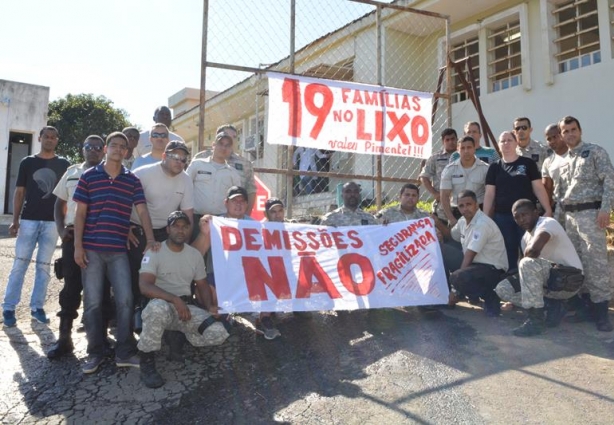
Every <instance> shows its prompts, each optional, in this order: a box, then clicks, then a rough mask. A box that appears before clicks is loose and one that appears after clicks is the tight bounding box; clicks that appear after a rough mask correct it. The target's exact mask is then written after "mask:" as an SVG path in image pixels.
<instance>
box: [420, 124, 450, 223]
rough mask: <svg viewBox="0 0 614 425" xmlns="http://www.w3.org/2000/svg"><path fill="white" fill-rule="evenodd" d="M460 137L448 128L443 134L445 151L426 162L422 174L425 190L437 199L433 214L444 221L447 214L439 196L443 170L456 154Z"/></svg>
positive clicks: (442, 140) (421, 179)
mask: <svg viewBox="0 0 614 425" xmlns="http://www.w3.org/2000/svg"><path fill="white" fill-rule="evenodd" d="M457 140H458V136H457V134H456V130H454V129H453V128H446V129H445V130H444V131H442V132H441V142H442V145H443V151H441V152H439V153H436V154H435V155H432V156H431V157H430V158H429V159H427V160H426V164H425V165H424V168H423V169H422V172H421V173H420V176H419V178H420V182H421V183H422V184H423V185H424V188H425V189H426V190H428V191H429V192H430V194H431V195H432V196H433V198H435V202H434V203H433V212H434V213H435V214H437V217H439V218H440V219H442V220H446V219H447V218H446V214H445V212H444V210H443V207H442V205H441V199H440V195H439V183H440V181H441V173H442V171H443V169H444V168H445V167H446V165H448V162H449V161H450V156H451V155H452V154H453V153H454V152H456V142H457Z"/></svg>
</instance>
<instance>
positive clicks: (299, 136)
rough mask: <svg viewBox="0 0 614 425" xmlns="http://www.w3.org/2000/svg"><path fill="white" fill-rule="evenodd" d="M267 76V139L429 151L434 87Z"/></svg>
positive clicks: (364, 149) (362, 149)
mask: <svg viewBox="0 0 614 425" xmlns="http://www.w3.org/2000/svg"><path fill="white" fill-rule="evenodd" d="M267 77H268V79H269V118H268V124H267V142H268V143H271V144H276V145H294V146H303V147H306V148H317V149H326V150H335V151H344V152H353V153H365V154H373V155H388V156H402V157H413V158H428V157H429V156H431V153H432V148H433V143H432V130H431V112H432V110H433V95H432V93H424V92H417V91H410V90H401V89H395V88H390V87H382V86H373V85H369V84H358V83H349V82H345V81H333V80H324V79H318V78H309V77H302V76H296V75H284V74H278V73H271V72H269V73H267Z"/></svg>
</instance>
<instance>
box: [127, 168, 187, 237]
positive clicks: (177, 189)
mask: <svg viewBox="0 0 614 425" xmlns="http://www.w3.org/2000/svg"><path fill="white" fill-rule="evenodd" d="M134 174H135V175H136V176H137V177H138V178H139V179H140V180H141V184H142V185H143V192H144V193H145V199H146V200H147V210H148V211H149V216H150V217H151V225H152V227H153V228H154V229H162V228H164V227H166V224H167V219H168V216H169V214H170V213H172V212H173V211H177V210H184V211H185V210H191V209H193V208H194V186H193V184H192V179H190V176H188V175H187V173H186V172H185V171H182V172H181V173H179V174H177V175H176V176H174V177H171V176H169V175H168V174H166V173H165V172H164V170H162V163H160V162H159V163H157V164H152V165H144V166H143V167H139V168H138V169H137V170H135V171H134ZM130 221H132V222H133V223H137V224H141V221H140V220H139V216H138V214H137V213H136V210H135V209H134V208H133V209H132V217H130Z"/></svg>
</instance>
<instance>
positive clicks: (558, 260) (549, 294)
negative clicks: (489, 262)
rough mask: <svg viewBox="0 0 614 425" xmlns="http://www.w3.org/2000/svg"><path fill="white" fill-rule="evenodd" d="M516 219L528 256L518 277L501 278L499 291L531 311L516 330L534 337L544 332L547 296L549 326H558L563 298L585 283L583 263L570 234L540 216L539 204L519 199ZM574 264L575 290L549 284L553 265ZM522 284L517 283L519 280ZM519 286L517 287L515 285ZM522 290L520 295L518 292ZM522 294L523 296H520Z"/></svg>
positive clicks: (513, 209) (504, 297)
mask: <svg viewBox="0 0 614 425" xmlns="http://www.w3.org/2000/svg"><path fill="white" fill-rule="evenodd" d="M512 214H513V216H514V220H515V221H516V223H517V224H518V226H520V228H522V229H524V230H525V231H526V232H525V234H524V236H523V237H522V241H521V246H522V250H523V253H524V258H523V259H522V260H520V263H519V265H518V272H519V274H518V277H517V278H514V277H513V276H512V277H509V278H507V279H505V280H503V281H501V282H500V283H499V284H498V285H497V287H496V289H495V291H496V292H497V294H498V295H499V297H501V299H502V300H505V301H510V302H512V303H514V304H518V301H519V298H520V302H521V304H522V308H524V309H526V310H527V312H528V318H527V320H526V321H525V322H524V323H523V324H522V325H521V326H520V327H518V328H516V329H514V330H513V333H514V335H516V336H531V335H537V334H540V333H542V332H543V326H544V297H545V298H546V300H545V301H546V302H545V304H546V322H545V324H546V326H548V327H555V326H557V325H558V324H559V323H560V321H561V318H562V315H563V314H564V312H563V305H562V302H561V300H565V299H569V298H571V297H573V296H574V295H575V294H576V293H577V292H578V289H579V288H580V285H581V282H582V280H583V279H582V277H581V274H582V262H581V261H580V257H578V253H577V252H576V250H575V248H574V246H573V244H572V243H571V240H570V239H569V236H567V233H565V230H564V229H563V227H562V226H561V225H560V224H559V222H558V221H556V220H555V219H553V218H550V217H540V216H539V212H538V211H537V207H536V206H535V204H533V202H531V201H530V200H528V199H519V200H518V201H516V202H515V203H514V205H512ZM557 264H558V265H562V266H567V267H574V268H575V269H576V270H575V274H576V275H577V276H576V277H577V278H579V279H576V283H577V284H578V285H577V288H575V287H574V289H573V290H572V291H569V289H572V288H565V289H564V290H558V289H560V288H555V287H553V286H552V284H551V285H550V287H549V285H548V279H549V277H550V275H551V271H552V268H553V266H555V265H557ZM518 281H519V283H520V285H519V287H518V285H515V283H516V282H518ZM514 286H516V288H514ZM518 291H520V294H518ZM519 295H520V296H519Z"/></svg>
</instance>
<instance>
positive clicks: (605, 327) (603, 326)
mask: <svg viewBox="0 0 614 425" xmlns="http://www.w3.org/2000/svg"><path fill="white" fill-rule="evenodd" d="M593 306H594V311H595V315H596V316H597V330H598V331H601V332H612V330H614V328H612V323H610V319H609V317H608V301H602V302H600V303H594V304H593Z"/></svg>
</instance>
